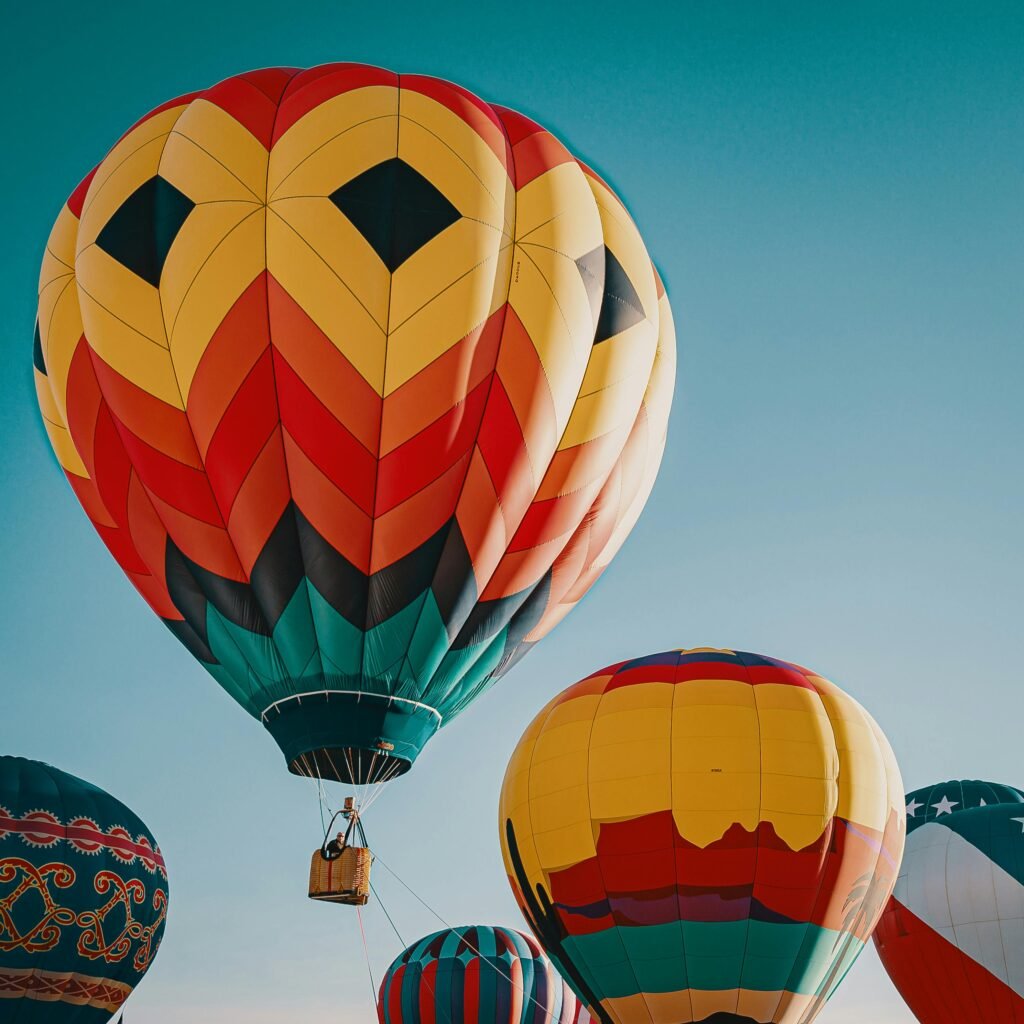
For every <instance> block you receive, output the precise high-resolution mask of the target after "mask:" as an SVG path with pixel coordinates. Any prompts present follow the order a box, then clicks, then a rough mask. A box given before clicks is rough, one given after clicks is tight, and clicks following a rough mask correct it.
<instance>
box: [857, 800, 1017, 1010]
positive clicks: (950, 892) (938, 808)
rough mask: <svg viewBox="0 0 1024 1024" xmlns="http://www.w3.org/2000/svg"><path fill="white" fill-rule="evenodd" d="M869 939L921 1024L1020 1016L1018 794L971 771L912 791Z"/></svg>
mask: <svg viewBox="0 0 1024 1024" xmlns="http://www.w3.org/2000/svg"><path fill="white" fill-rule="evenodd" d="M874 939H875V946H876V948H877V949H878V955H879V958H880V959H881V961H882V964H883V965H884V966H885V969H886V970H887V971H888V972H889V977H890V978H892V981H893V984H894V985H895V986H896V988H897V989H898V990H899V993H900V995H902V996H903V998H904V999H905V1000H906V1001H907V1005H908V1006H909V1007H910V1009H911V1010H913V1012H914V1015H915V1016H916V1017H917V1019H918V1020H919V1021H921V1024H946V1022H947V1021H956V1022H957V1024H994V1022H997V1021H998V1022H999V1024H1024V793H1022V792H1021V791H1020V790H1018V789H1015V788H1014V787H1012V786H1004V785H1000V784H998V783H990V782H980V781H975V780H970V781H952V782H943V783H939V784H937V785H934V786H928V787H925V788H924V789H918V790H915V791H914V792H913V793H909V794H908V795H907V846H906V852H905V854H904V857H903V865H902V867H901V868H900V873H899V878H898V879H897V881H896V888H895V891H894V892H893V895H892V898H891V899H890V900H889V902H888V903H887V904H886V908H885V912H884V913H883V914H882V919H881V921H880V922H879V924H878V928H877V929H876V930H875V935H874Z"/></svg>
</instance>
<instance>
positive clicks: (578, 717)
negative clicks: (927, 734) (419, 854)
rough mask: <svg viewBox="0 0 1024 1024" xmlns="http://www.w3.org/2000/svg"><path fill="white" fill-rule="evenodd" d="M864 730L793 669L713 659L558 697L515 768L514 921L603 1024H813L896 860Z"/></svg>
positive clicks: (510, 789) (892, 770)
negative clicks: (519, 917)
mask: <svg viewBox="0 0 1024 1024" xmlns="http://www.w3.org/2000/svg"><path fill="white" fill-rule="evenodd" d="M901 790H902V785H901V782H900V775H899V770H898V768H897V766H896V762H895V759H894V758H893V755H892V751H891V749H890V747H889V744H888V742H887V740H886V738H885V736H884V735H883V734H882V732H881V730H880V729H879V728H878V726H877V725H876V724H875V722H874V721H873V719H872V718H871V717H870V715H868V714H867V712H866V711H864V709H863V708H861V707H860V705H859V704H857V703H856V702H855V701H854V700H852V699H851V698H850V697H849V696H847V695H846V694H845V693H844V692H843V691H842V690H840V689H839V687H837V686H835V685H834V684H833V683H830V682H829V681H828V680H826V679H824V678H822V677H821V676H819V675H816V674H815V673H814V672H811V671H809V670H808V669H804V668H800V667H799V666H797V665H792V664H789V663H788V662H783V661H778V660H776V659H774V658H766V657H763V656H761V655H756V654H747V653H744V652H741V651H727V650H712V649H700V650H676V651H667V652H665V653H663V654H655V655H650V656H647V657H642V658H636V659H634V660H632V661H626V662H623V663H621V664H618V665H613V666H611V667H609V668H606V669H602V670H601V671H600V672H596V673H595V674H594V675H592V676H590V677H588V678H586V679H584V680H582V681H581V682H579V683H577V684H575V685H574V686H571V687H569V689H567V690H565V691H564V692H563V693H562V694H561V695H559V696H558V697H556V698H555V699H554V700H553V701H551V703H550V704H548V706H547V707H546V708H544V710H542V711H541V712H540V714H539V715H538V716H537V717H536V718H535V719H534V721H533V723H532V724H531V725H530V727H529V728H528V729H527V731H526V733H525V734H524V736H523V738H522V739H521V740H520V741H519V744H518V746H517V747H516V750H515V752H514V754H513V756H512V759H511V761H510V762H509V766H508V770H507V772H506V775H505V782H504V785H503V787H502V795H501V807H500V822H501V840H502V847H503V852H504V856H505V865H506V869H507V871H508V876H509V880H510V882H511V885H512V889H513V892H514V894H515V897H516V900H517V901H518V903H519V905H520V907H521V908H522V910H523V912H524V914H525V916H526V918H527V920H528V921H529V923H530V926H531V927H532V929H533V931H534V933H535V934H536V936H537V937H538V939H539V940H540V942H541V944H542V945H543V947H544V949H545V952H547V954H548V955H549V956H550V957H551V958H552V960H553V961H554V963H555V965H556V966H557V967H558V969H559V970H560V971H562V973H563V974H564V975H565V977H566V978H567V980H568V981H569V983H570V984H571V985H572V986H573V989H574V991H575V992H576V994H577V996H578V997H579V998H580V999H581V1001H582V1002H584V1003H585V1004H586V1005H587V1006H589V1008H590V1012H591V1014H592V1015H593V1019H594V1020H596V1021H600V1022H601V1024H652V1022H672V1024H689V1022H698V1021H700V1022H705V1024H711V1022H713V1024H729V1022H733V1024H769V1022H772V1024H807V1022H809V1021H812V1020H813V1019H814V1018H815V1017H817V1016H818V1014H819V1013H820V1011H821V1009H822V1008H823V1006H824V1005H825V1002H826V1001H827V1000H828V998H829V997H830V996H831V995H832V993H833V991H834V990H835V989H836V987H837V986H838V985H839V983H840V982H841V981H842V979H843V977H844V976H845V974H846V971H847V970H848V969H849V967H850V966H851V964H852V963H853V962H854V960H855V959H856V958H857V956H858V955H859V954H860V952H861V950H862V949H863V948H864V945H865V942H866V941H867V939H868V937H869V936H870V934H871V930H872V929H873V927H874V925H875V922H876V921H877V919H878V916H879V914H881V912H882V908H883V906H884V904H885V901H886V899H887V898H888V896H889V894H890V893H891V892H892V886H893V884H894V882H895V880H896V871H897V869H898V867H899V862H900V855H901V852H902V847H903V801H902V793H901Z"/></svg>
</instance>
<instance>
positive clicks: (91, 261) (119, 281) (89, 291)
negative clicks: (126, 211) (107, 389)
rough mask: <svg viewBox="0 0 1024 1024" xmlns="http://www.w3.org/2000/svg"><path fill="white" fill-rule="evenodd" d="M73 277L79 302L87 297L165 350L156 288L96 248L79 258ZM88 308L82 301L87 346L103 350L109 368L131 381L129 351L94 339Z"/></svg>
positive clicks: (91, 248) (89, 249) (130, 353)
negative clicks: (112, 367) (75, 281)
mask: <svg viewBox="0 0 1024 1024" xmlns="http://www.w3.org/2000/svg"><path fill="white" fill-rule="evenodd" d="M75 273H76V275H77V282H78V293H79V298H80V300H81V299H83V298H84V296H86V295H87V296H88V297H89V299H91V300H92V304H94V305H97V306H102V307H103V308H104V309H106V310H107V311H108V312H110V313H113V314H115V315H116V316H117V318H118V320H120V321H122V322H123V323H124V325H125V326H126V327H130V328H132V329H133V330H134V331H135V332H136V333H137V334H141V335H142V337H144V338H148V339H149V341H150V342H152V343H153V344H154V345H159V346H160V347H162V348H167V336H166V334H165V332H164V320H163V311H162V310H161V308H160V293H159V292H158V291H157V290H156V288H154V287H153V286H152V285H151V284H149V283H148V282H147V281H144V280H143V279H142V278H141V277H137V276H136V275H135V274H133V273H132V272H131V271H130V270H129V269H128V268H127V267H124V266H122V265H121V264H120V263H118V262H117V260H115V259H114V258H113V257H111V256H108V255H107V254H106V253H105V252H103V250H102V249H100V248H99V247H98V246H96V245H92V246H90V247H89V248H88V249H84V250H82V251H81V252H80V253H79V254H78V259H77V260H76V261H75ZM88 308H89V304H88V303H86V302H85V301H82V302H81V309H82V322H83V324H84V325H85V333H86V336H87V337H88V338H89V344H90V345H91V346H92V348H93V350H94V351H96V352H100V351H101V350H102V352H103V358H104V359H106V360H107V362H109V363H110V365H111V366H114V367H116V368H118V369H119V370H120V367H121V366H122V365H123V366H124V367H125V370H121V371H120V372H122V373H124V376H126V377H128V378H129V379H131V371H130V365H131V361H132V352H131V350H130V349H129V350H128V351H116V350H113V349H112V348H111V347H109V346H108V345H107V344H106V339H104V338H102V337H99V336H94V334H95V331H94V329H93V325H92V323H90V320H89V314H88V312H87V309H88Z"/></svg>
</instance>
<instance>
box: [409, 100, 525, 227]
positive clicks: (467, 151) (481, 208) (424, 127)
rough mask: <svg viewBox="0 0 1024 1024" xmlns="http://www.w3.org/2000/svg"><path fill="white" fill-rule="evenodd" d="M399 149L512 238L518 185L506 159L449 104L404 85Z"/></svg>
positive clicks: (468, 213) (470, 211) (457, 200)
mask: <svg viewBox="0 0 1024 1024" xmlns="http://www.w3.org/2000/svg"><path fill="white" fill-rule="evenodd" d="M398 155H399V156H400V157H401V158H402V159H403V160H404V161H405V162H406V163H407V164H409V165H410V166H411V167H415V168H416V170H418V171H419V172H420V174H422V175H423V176H424V177H425V178H426V179H427V180H428V181H430V182H432V183H433V184H434V186H435V187H436V188H438V189H440V190H441V192H443V193H444V194H445V196H447V197H448V199H449V201H450V202H451V203H453V204H454V205H455V206H456V207H458V210H459V212H460V213H461V214H462V216H463V217H469V218H472V219H473V220H480V221H483V222H484V223H485V224H489V225H490V226H491V227H493V228H494V229H495V230H497V231H498V232H499V233H502V234H504V235H506V236H507V237H509V238H511V234H512V227H511V221H512V211H513V208H514V202H515V189H514V187H513V185H512V181H511V179H510V178H509V176H508V171H507V169H506V168H505V165H504V163H503V162H502V161H500V160H499V159H498V157H497V156H496V155H495V153H494V151H493V150H492V149H491V147H490V146H488V145H487V143H486V142H484V140H483V139H482V138H480V136H479V135H477V133H476V132H475V131H474V130H473V129H472V128H471V127H470V126H469V125H468V124H467V123H466V122H465V121H463V120H462V118H461V117H459V116H458V115H457V114H455V113H454V112H453V111H451V110H449V109H448V108H447V107H446V106H444V105H443V104H441V103H438V102H437V101H436V100H433V99H431V98H430V97H429V96H424V95H423V94H422V93H417V92H411V91H403V92H402V103H401V123H400V125H399V129H398Z"/></svg>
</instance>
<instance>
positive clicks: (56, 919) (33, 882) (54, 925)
mask: <svg viewBox="0 0 1024 1024" xmlns="http://www.w3.org/2000/svg"><path fill="white" fill-rule="evenodd" d="M10 882H14V883H15V885H14V888H13V889H11V891H10V892H9V893H7V894H6V895H5V896H3V897H0V951H2V952H5V953H8V952H10V951H11V950H15V949H23V950H25V951H26V952H29V953H42V952H45V951H46V950H48V949H53V947H54V946H56V945H57V943H58V942H60V937H61V928H62V927H65V926H68V925H73V924H74V923H75V920H76V914H75V912H74V911H73V910H69V909H67V908H66V907H62V906H60V905H59V904H58V903H57V901H56V900H55V899H54V896H53V893H52V892H51V889H50V887H51V885H52V886H53V887H54V888H57V889H67V888H69V887H70V886H72V885H74V883H75V872H74V871H73V870H72V869H71V868H69V867H68V866H67V865H66V864H43V865H42V866H41V867H36V866H35V865H34V864H30V863H29V862H28V861H27V860H22V859H21V858H20V857H7V858H6V859H4V860H0V883H10ZM30 893H34V894H36V898H37V899H38V900H39V901H40V902H41V904H42V913H41V915H40V916H39V918H38V920H37V921H36V922H35V924H34V925H32V927H30V928H28V929H26V930H25V931H20V930H19V929H18V926H17V925H16V924H15V921H14V907H15V905H16V904H17V903H18V901H19V900H21V899H23V898H25V897H26V896H28V894H30Z"/></svg>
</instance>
